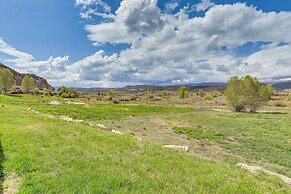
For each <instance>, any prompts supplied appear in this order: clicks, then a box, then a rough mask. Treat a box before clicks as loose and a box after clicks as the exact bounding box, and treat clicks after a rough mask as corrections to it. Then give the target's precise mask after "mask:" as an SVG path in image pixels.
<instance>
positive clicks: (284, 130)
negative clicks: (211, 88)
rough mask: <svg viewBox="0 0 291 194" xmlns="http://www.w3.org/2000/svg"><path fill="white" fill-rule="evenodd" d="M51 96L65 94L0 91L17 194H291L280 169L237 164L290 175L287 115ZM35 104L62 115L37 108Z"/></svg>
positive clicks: (4, 145) (4, 157)
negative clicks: (63, 100)
mask: <svg viewBox="0 0 291 194" xmlns="http://www.w3.org/2000/svg"><path fill="white" fill-rule="evenodd" d="M52 99H53V100H55V99H57V100H60V99H58V98H55V97H44V98H41V97H39V96H29V95H22V96H5V95H0V114H1V117H0V125H1V127H0V135H1V147H0V148H1V149H0V154H1V155H0V159H1V164H0V167H1V168H0V170H1V172H0V175H1V178H2V179H3V180H4V182H3V183H2V190H4V191H5V189H9V188H10V187H12V186H11V184H9V183H11V182H12V183H15V182H17V185H19V186H18V188H16V189H15V192H18V193H290V192H291V188H290V186H288V185H287V184H286V183H284V182H282V181H281V180H280V179H279V178H277V177H275V176H270V175H266V174H264V173H258V174H252V173H250V172H248V171H246V170H243V169H241V168H240V167H237V166H235V164H236V163H238V162H244V163H248V164H255V165H259V166H262V167H264V168H266V169H269V170H272V171H274V172H278V173H281V174H284V175H287V176H289V177H290V176H291V142H290V141H291V127H290V126H291V115H290V114H289V113H287V114H261V113H260V114H249V113H231V112H216V111H201V110H194V109H192V108H191V107H188V108H182V107H180V108H179V107H175V106H169V105H165V106H158V105H153V104H152V105H146V104H110V103H97V102H94V103H92V102H87V101H85V102H86V105H50V104H47V102H49V101H50V100H52ZM28 107H30V108H32V109H34V110H37V111H39V112H41V113H46V114H51V115H56V116H57V117H56V118H47V117H44V116H40V115H36V114H34V113H33V112H31V111H28V110H27V108H28ZM61 115H65V116H69V117H72V118H75V119H83V120H85V121H88V122H93V123H103V124H104V125H106V126H108V127H110V128H112V129H118V130H120V131H122V132H124V133H125V134H124V135H117V134H113V133H111V132H109V131H105V130H102V129H99V128H97V127H91V126H88V125H87V124H85V123H72V122H66V121H62V120H60V119H59V116H61ZM132 115H134V116H133V117H131V116H132ZM133 133H134V134H135V135H138V136H139V137H141V138H142V139H143V141H139V140H136V139H134V138H133V137H132V136H131V134H133ZM230 140H231V141H230ZM174 143H177V144H183V145H189V146H192V147H193V148H200V147H203V149H191V150H190V151H189V152H187V153H186V152H182V151H176V150H171V149H167V148H162V146H161V145H164V144H174ZM197 146H200V147H197ZM218 148H219V149H218ZM218 156H219V158H220V160H217V157H218ZM12 174H13V175H15V176H10V175H12ZM9 177H14V179H15V180H9V179H11V178H9Z"/></svg>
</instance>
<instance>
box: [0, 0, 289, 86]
mask: <svg viewBox="0 0 291 194" xmlns="http://www.w3.org/2000/svg"><path fill="white" fill-rule="evenodd" d="M170 3H178V1H175V2H174V1H173V2H170ZM96 4H97V5H102V6H103V4H102V1H98V0H76V5H78V6H83V7H82V9H83V10H89V9H90V6H92V5H93V6H94V5H96ZM107 6H108V5H107ZM171 6H172V7H171ZM103 7H104V8H103V9H104V10H107V12H106V13H107V14H110V15H111V17H110V18H111V20H110V21H105V22H103V23H99V24H94V25H86V26H85V29H86V30H87V31H88V33H89V35H88V38H89V39H90V40H91V41H92V44H94V45H96V46H100V45H103V44H105V43H109V44H112V45H115V44H120V43H123V44H128V45H130V48H128V49H126V50H122V51H121V52H120V53H116V54H112V55H107V54H106V53H105V52H104V51H103V50H99V51H96V53H94V54H93V55H91V56H88V57H85V58H84V59H81V60H80V61H77V62H75V63H71V62H70V61H69V57H68V56H65V57H56V58H54V57H50V58H49V59H48V60H47V61H34V59H33V57H32V56H31V55H30V54H26V53H22V52H20V51H17V50H16V49H15V48H13V47H11V46H9V45H8V44H7V43H5V42H4V41H3V40H0V51H1V52H4V53H6V54H8V55H11V56H12V57H14V59H7V61H8V62H13V63H15V65H16V66H17V67H21V68H27V69H29V70H30V71H33V72H34V73H37V74H40V75H42V76H44V77H46V76H47V75H50V76H47V78H48V79H49V81H50V82H52V83H53V84H56V85H62V84H66V85H73V86H79V87H80V86H82V87H92V86H106V87H116V86H118V87H119V86H125V85H129V84H161V85H166V84H173V83H194V82H217V81H226V80H227V78H228V77H230V76H232V75H239V76H243V75H245V74H250V75H253V76H256V77H258V78H259V79H267V78H271V77H282V76H290V75H291V73H290V72H291V55H290V54H289V53H290V52H291V46H290V41H291V34H290V33H288V32H289V31H291V12H279V13H276V12H263V11H262V10H258V9H257V8H256V7H253V6H247V5H246V4H243V3H235V4H232V5H230V4H225V5H214V4H213V3H212V2H211V1H207V0H203V1H202V2H201V3H200V4H197V5H195V9H196V11H205V10H207V11H206V12H205V15H204V16H203V17H193V18H190V16H189V14H188V13H189V10H187V9H188V8H184V9H181V10H180V11H179V12H177V13H175V14H171V13H170V12H171V10H173V9H175V8H176V7H177V6H176V4H169V8H168V9H169V10H170V11H163V12H162V11H161V10H160V8H159V7H158V6H157V0H123V1H122V2H121V4H120V6H119V8H118V9H117V10H116V11H115V13H111V9H110V8H109V7H107V8H106V5H104V6H103ZM257 42H263V43H265V44H264V46H261V47H260V48H259V51H257V52H254V53H251V54H250V55H248V56H244V57H240V56H239V55H237V53H234V51H235V50H236V48H238V47H242V46H244V45H246V44H248V43H257ZM281 43H284V44H281Z"/></svg>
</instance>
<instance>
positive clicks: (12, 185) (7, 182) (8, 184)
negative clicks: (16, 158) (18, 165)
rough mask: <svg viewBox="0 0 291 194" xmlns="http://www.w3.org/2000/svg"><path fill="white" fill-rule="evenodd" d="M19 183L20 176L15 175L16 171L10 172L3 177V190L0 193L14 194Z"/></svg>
mask: <svg viewBox="0 0 291 194" xmlns="http://www.w3.org/2000/svg"><path fill="white" fill-rule="evenodd" d="M19 185H20V178H19V177H18V176H17V175H16V173H11V174H9V175H8V176H6V177H5V179H4V182H3V191H2V192H1V191H0V193H3V194H14V193H17V192H18V188H19Z"/></svg>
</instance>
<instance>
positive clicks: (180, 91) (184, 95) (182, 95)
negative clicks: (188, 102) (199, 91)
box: [178, 86, 189, 99]
mask: <svg viewBox="0 0 291 194" xmlns="http://www.w3.org/2000/svg"><path fill="white" fill-rule="evenodd" d="M178 95H179V97H180V98H181V99H183V98H188V97H189V91H188V89H187V87H186V86H182V87H180V88H179V89H178Z"/></svg>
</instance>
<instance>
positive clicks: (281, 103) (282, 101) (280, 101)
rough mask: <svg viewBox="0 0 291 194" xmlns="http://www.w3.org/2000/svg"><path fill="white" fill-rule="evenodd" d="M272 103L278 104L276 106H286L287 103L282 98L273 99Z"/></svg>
mask: <svg viewBox="0 0 291 194" xmlns="http://www.w3.org/2000/svg"><path fill="white" fill-rule="evenodd" d="M274 105H275V106H278V107H286V106H287V104H286V102H285V101H284V100H277V101H275V103H274Z"/></svg>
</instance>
